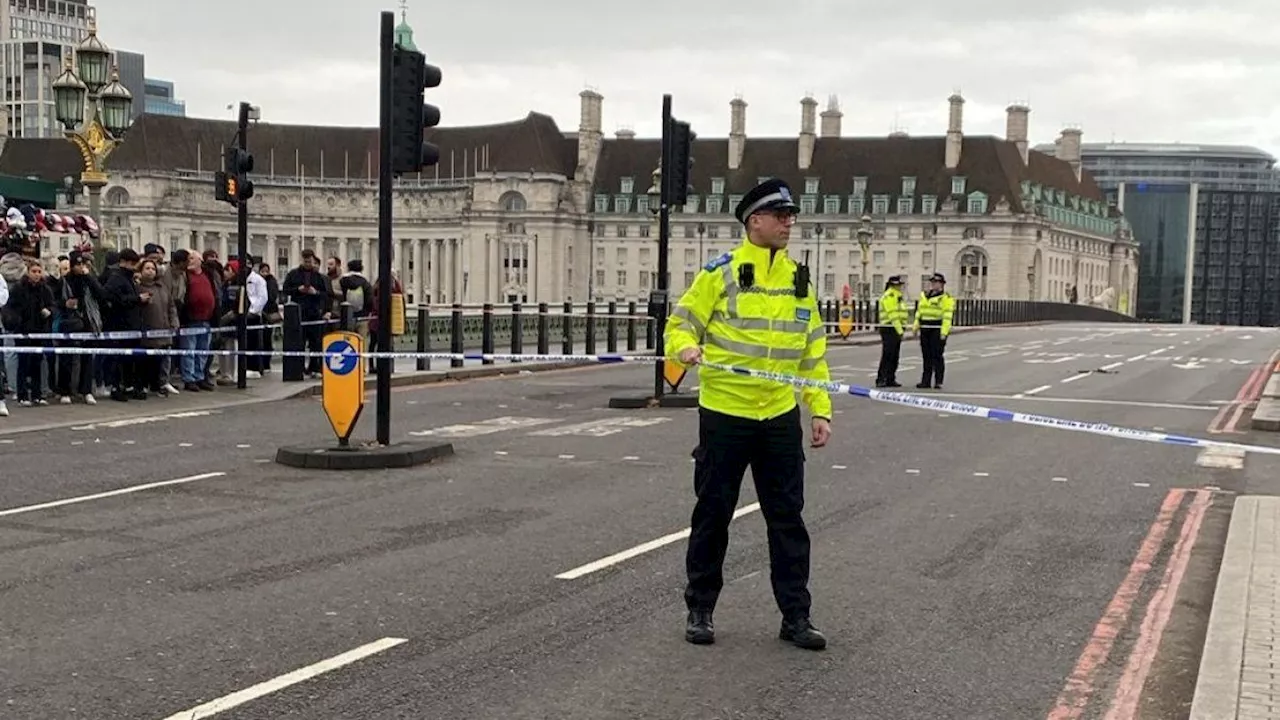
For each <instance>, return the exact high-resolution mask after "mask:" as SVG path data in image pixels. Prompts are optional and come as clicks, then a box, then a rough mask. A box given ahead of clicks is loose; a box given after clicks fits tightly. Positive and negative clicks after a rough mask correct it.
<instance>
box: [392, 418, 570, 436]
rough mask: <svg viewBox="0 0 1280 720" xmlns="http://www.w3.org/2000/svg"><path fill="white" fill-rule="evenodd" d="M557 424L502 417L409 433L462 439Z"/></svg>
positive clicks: (548, 421)
mask: <svg viewBox="0 0 1280 720" xmlns="http://www.w3.org/2000/svg"><path fill="white" fill-rule="evenodd" d="M554 422H557V420H556V419H555V418H537V417H519V416H513V415H504V416H503V417H496V418H492V419H489V420H480V421H478V422H474V423H458V424H456V425H446V426H444V427H438V428H434V429H431V430H419V431H414V432H410V433H409V434H410V435H413V436H416V437H427V436H430V437H450V438H464V437H477V436H480V435H490V434H493V433H498V432H503V431H506V430H517V429H520V428H528V427H537V426H538V425H548V424H550V423H554Z"/></svg>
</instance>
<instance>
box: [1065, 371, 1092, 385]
mask: <svg viewBox="0 0 1280 720" xmlns="http://www.w3.org/2000/svg"><path fill="white" fill-rule="evenodd" d="M1087 377H1089V373H1080V374H1078V375H1072V376H1071V377H1069V378H1066V379H1063V380H1059V381H1058V382H1059V383H1061V384H1063V385H1066V384H1067V383H1073V382H1075V381H1077V380H1083V379H1084V378H1087Z"/></svg>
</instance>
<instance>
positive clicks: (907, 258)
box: [898, 250, 911, 267]
mask: <svg viewBox="0 0 1280 720" xmlns="http://www.w3.org/2000/svg"><path fill="white" fill-rule="evenodd" d="M910 264H911V251H910V250H899V251H898V267H907V266H908V265H910Z"/></svg>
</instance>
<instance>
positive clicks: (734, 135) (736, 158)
mask: <svg viewBox="0 0 1280 720" xmlns="http://www.w3.org/2000/svg"><path fill="white" fill-rule="evenodd" d="M746 151H747V101H746V100H743V99H742V97H741V96H739V97H735V98H734V99H733V100H730V101H729V169H730V170H737V169H738V168H740V167H742V156H743V155H745V154H746Z"/></svg>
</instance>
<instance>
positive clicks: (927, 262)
mask: <svg viewBox="0 0 1280 720" xmlns="http://www.w3.org/2000/svg"><path fill="white" fill-rule="evenodd" d="M920 262H921V263H922V264H923V265H924V266H925V267H927V268H931V267H933V251H932V250H925V251H924V252H923V253H921V254H920Z"/></svg>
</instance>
